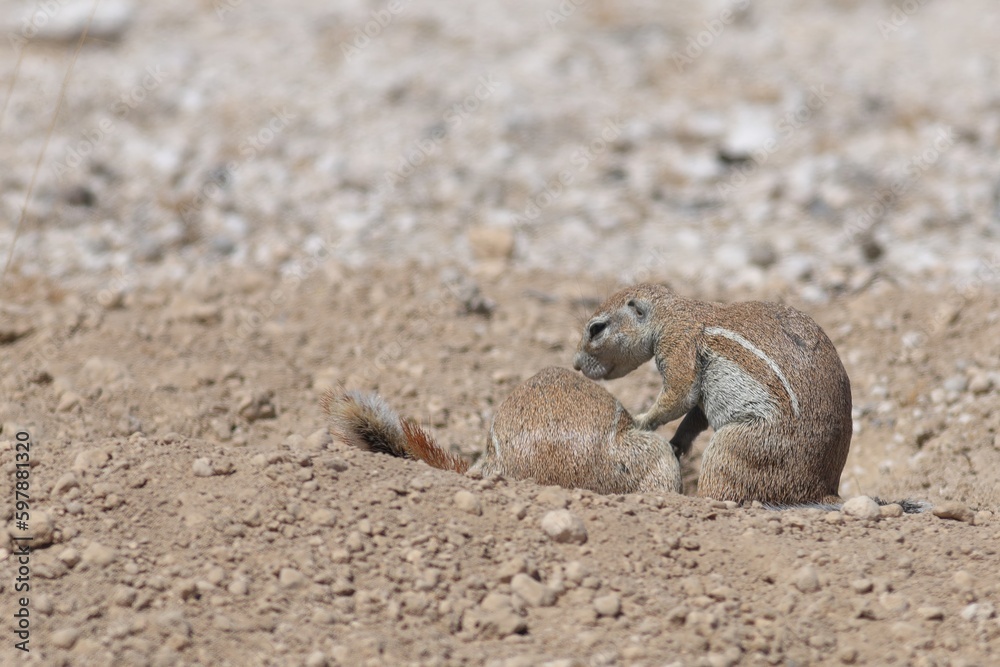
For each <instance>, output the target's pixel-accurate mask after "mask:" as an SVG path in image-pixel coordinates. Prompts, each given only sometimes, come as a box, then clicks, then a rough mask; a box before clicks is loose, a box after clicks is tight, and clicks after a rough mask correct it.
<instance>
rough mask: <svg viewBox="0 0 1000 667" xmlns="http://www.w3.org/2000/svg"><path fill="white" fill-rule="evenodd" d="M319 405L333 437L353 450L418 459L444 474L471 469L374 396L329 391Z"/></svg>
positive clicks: (358, 392)
mask: <svg viewBox="0 0 1000 667" xmlns="http://www.w3.org/2000/svg"><path fill="white" fill-rule="evenodd" d="M320 405H321V406H322V408H323V411H324V412H326V414H327V416H328V428H329V431H330V435H332V436H333V437H334V438H337V439H338V440H340V441H342V442H344V443H345V444H347V445H350V446H351V447H357V448H358V449H362V450H364V451H366V452H379V453H381V454H388V455H389V456H395V457H398V458H404V459H417V460H420V461H424V462H425V463H427V464H428V465H430V466H432V467H434V468H441V469H442V470H454V471H455V472H460V473H464V472H465V471H466V470H468V469H469V462H468V461H466V460H465V459H462V458H459V457H458V456H454V455H453V454H449V453H448V452H446V451H445V450H443V449H441V447H439V446H438V445H437V444H436V443H435V442H434V441H433V440H432V439H431V437H430V436H429V435H427V433H426V432H425V431H424V430H423V429H422V428H420V427H419V426H418V425H417V424H416V423H414V422H412V421H410V420H409V419H406V418H404V417H400V416H399V415H398V414H397V413H396V411H395V410H393V409H392V408H390V407H389V404H388V403H386V402H385V400H383V398H382V397H381V396H379V395H378V394H376V393H374V392H371V393H363V392H360V391H335V390H330V391H327V392H326V393H325V394H324V395H323V398H322V399H321V400H320Z"/></svg>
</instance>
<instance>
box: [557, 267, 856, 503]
mask: <svg viewBox="0 0 1000 667" xmlns="http://www.w3.org/2000/svg"><path fill="white" fill-rule="evenodd" d="M650 358H655V359H656V364H657V367H658V368H659V370H660V373H661V375H662V377H663V388H662V390H661V392H660V394H659V396H658V397H657V398H656V401H655V402H654V404H653V406H652V407H651V408H650V409H649V410H648V411H647V412H646V413H644V414H641V415H639V416H637V417H636V423H637V424H638V425H639V427H640V428H644V429H649V430H655V429H656V428H657V427H659V426H661V425H662V424H665V423H667V422H669V421H672V420H674V419H677V418H678V417H681V416H684V415H686V417H685V419H684V421H683V422H682V423H681V426H680V427H679V428H678V430H677V432H676V433H675V435H674V438H673V439H672V441H671V444H673V445H674V448H675V450H676V451H677V452H678V454H682V453H685V452H686V451H687V450H689V449H690V447H691V443H692V442H693V441H694V438H695V437H696V436H697V435H698V433H700V432H701V431H703V430H705V428H707V426H708V425H711V426H712V428H713V429H714V430H715V433H714V435H713V436H712V440H711V441H710V443H709V445H708V448H707V449H706V450H705V454H704V457H703V459H702V467H701V477H700V479H699V481H698V494H699V495H702V496H708V497H712V498H716V499H719V500H734V501H737V502H749V501H753V500H758V501H760V502H763V503H770V504H793V503H809V502H837V501H838V500H839V498H838V488H839V485H840V475H841V472H842V471H843V468H844V463H845V462H846V459H847V452H848V449H849V447H850V442H851V430H852V423H851V385H850V381H849V380H848V377H847V373H846V372H845V371H844V367H843V365H842V364H841V362H840V357H839V356H838V355H837V351H836V349H835V348H834V346H833V343H832V342H830V339H829V338H827V336H826V334H825V333H823V330H822V329H820V327H819V325H817V324H816V323H815V322H814V321H813V320H812V319H811V318H809V317H808V316H807V315H805V314H803V313H801V312H799V311H797V310H794V309H792V308H789V307H786V306H782V305H779V304H773V303H763V302H747V303H737V304H732V305H720V304H712V303H706V302H703V301H696V300H693V299H685V298H683V297H680V296H678V295H677V294H675V293H674V292H672V291H671V290H669V289H667V288H666V287H663V286H660V285H649V284H645V285H636V286H634V287H630V288H627V289H625V290H622V291H620V292H618V293H616V294H614V295H612V296H611V297H610V298H609V299H608V300H607V301H606V302H605V303H604V304H602V305H601V306H600V307H599V308H598V309H597V311H596V313H595V314H594V316H593V317H592V318H591V320H590V321H589V322H588V324H587V326H586V328H585V330H584V335H583V339H582V341H581V343H580V347H579V351H578V353H577V357H576V362H575V366H576V368H577V369H578V370H582V371H583V372H584V373H585V374H586V375H587V376H588V377H590V378H594V379H597V378H616V377H622V376H623V375H626V374H627V373H630V372H631V371H632V370H634V369H636V368H638V367H639V366H640V365H641V364H642V363H644V362H646V361H648V360H649V359H650Z"/></svg>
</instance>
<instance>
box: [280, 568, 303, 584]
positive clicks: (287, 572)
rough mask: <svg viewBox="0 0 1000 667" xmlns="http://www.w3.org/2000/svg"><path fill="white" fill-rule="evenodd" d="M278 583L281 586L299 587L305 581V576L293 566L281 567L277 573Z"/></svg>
mask: <svg viewBox="0 0 1000 667" xmlns="http://www.w3.org/2000/svg"><path fill="white" fill-rule="evenodd" d="M278 583H280V584H281V586H282V588H301V587H302V586H304V585H305V583H306V577H305V575H304V574H302V573H301V572H299V571H298V570H296V569H294V568H290V567H283V568H281V572H279V573H278Z"/></svg>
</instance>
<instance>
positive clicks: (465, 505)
mask: <svg viewBox="0 0 1000 667" xmlns="http://www.w3.org/2000/svg"><path fill="white" fill-rule="evenodd" d="M455 507H457V508H458V509H460V510H462V511H463V512H468V513H469V514H475V515H476V516H479V515H480V514H482V513H483V505H482V503H481V502H480V501H479V496H477V495H476V494H474V493H472V492H471V491H464V490H463V491H458V492H456V493H455Z"/></svg>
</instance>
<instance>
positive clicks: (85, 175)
mask: <svg viewBox="0 0 1000 667" xmlns="http://www.w3.org/2000/svg"><path fill="white" fill-rule="evenodd" d="M43 4H44V3H43ZM64 5H65V6H64ZM0 6H2V7H3V9H4V10H5V21H7V23H5V26H6V27H5V34H7V35H8V36H9V35H10V34H13V35H15V37H16V36H17V35H21V36H22V37H24V39H23V40H22V39H20V38H16V39H14V40H12V41H11V40H8V41H10V48H11V49H13V53H14V54H15V57H12V58H6V57H4V59H3V60H0V76H2V77H3V78H2V81H0V83H2V84H3V86H2V89H3V95H4V98H3V100H4V101H3V105H4V116H3V118H2V120H0V123H2V124H0V183H2V192H0V208H2V214H3V218H4V220H5V224H4V226H3V228H2V229H0V250H2V251H3V255H4V259H5V261H6V258H7V257H8V256H9V257H10V258H11V261H10V264H9V266H8V268H7V271H6V273H5V275H4V280H3V285H2V299H0V464H2V465H3V467H4V472H5V479H7V480H8V481H7V482H5V484H4V486H3V491H2V494H0V518H2V519H3V521H4V523H5V524H6V526H7V529H8V530H7V531H6V532H5V533H3V534H2V536H0V612H2V616H3V618H4V619H5V620H4V624H3V627H4V630H5V632H4V635H3V644H2V646H0V656H2V657H0V661H2V662H3V663H4V664H8V663H9V664H14V661H17V663H18V664H20V663H25V664H46V665H50V664H52V665H123V666H124V665H143V664H148V665H174V664H186V665H298V664H301V665H309V666H311V667H319V666H321V665H343V666H345V667H346V666H354V665H392V666H395V665H493V666H497V667H515V666H517V667H520V666H522V665H523V666H525V667H527V666H534V665H549V666H550V667H557V666H558V667H571V666H579V667H598V666H603V665H649V666H651V667H652V666H657V667H660V666H665V665H683V666H701V665H706V666H708V667H716V666H733V665H758V664H760V665H763V664H772V665H840V664H859V665H926V666H939V667H945V666H948V665H953V666H956V667H957V666H960V665H964V666H966V667H970V666H972V665H979V666H981V667H988V666H989V665H993V664H998V663H1000V617H998V606H1000V600H998V597H1000V580H998V578H997V572H998V569H1000V554H998V545H1000V411H998V407H1000V393H998V390H1000V361H998V360H1000V336H998V335H997V331H998V319H1000V287H998V282H1000V281H998V276H1000V242H998V231H1000V228H998V224H1000V159H998V146H1000V120H998V119H1000V113H997V112H998V111H1000V93H998V90H1000V87H998V83H1000V80H998V71H1000V64H998V61H997V56H996V54H995V53H994V51H995V48H993V46H994V42H995V35H996V28H997V25H998V14H1000V13H998V12H997V11H996V9H995V7H994V6H993V5H992V4H990V3H987V2H981V3H979V2H971V3H966V4H963V6H962V8H961V9H957V8H949V7H945V6H944V5H939V4H937V3H926V4H923V3H898V6H897V5H895V4H893V3H889V2H884V3H883V2H880V3H854V2H830V3H823V4H822V6H819V7H816V6H812V4H811V3H801V2H786V3H743V2H735V3H714V4H713V3H709V4H699V3H686V2H685V3H676V4H671V6H670V7H669V8H668V7H666V6H663V7H661V6H660V5H659V3H643V2H627V3H605V2H598V1H596V0H594V1H592V2H584V3H577V4H574V3H570V2H564V3H562V4H561V5H560V4H555V3H553V5H552V6H551V7H541V6H539V5H537V4H536V3H526V2H525V3H521V2H513V3H508V4H504V5H500V4H499V3H478V4H476V5H473V6H471V7H465V6H458V5H457V4H455V3H450V2H444V3H435V4H434V6H433V7H428V6H424V5H418V4H416V3H412V4H411V3H407V2H401V3H399V4H398V5H397V4H395V3H383V4H379V3H372V4H366V3H338V4H337V5H336V6H326V5H325V4H322V3H317V2H315V1H313V0H308V1H307V0H302V1H301V2H297V3H293V5H289V6H285V5H282V7H281V8H280V9H278V8H276V7H273V6H270V5H265V4H264V3H255V2H251V0H246V1H245V2H231V3H229V4H223V3H214V4H213V3H211V2H200V3H196V2H191V3H171V4H170V5H169V7H167V6H165V7H159V6H152V5H150V6H139V5H132V4H130V3H123V2H110V1H106V2H102V3H101V4H100V7H99V11H98V14H97V15H96V19H95V20H97V23H96V24H95V26H96V28H95V31H94V33H93V34H92V35H91V37H90V38H88V39H87V40H86V41H85V42H84V43H83V46H82V48H81V49H80V53H79V56H78V57H77V59H76V61H75V63H74V64H73V69H72V70H71V72H70V76H69V77H68V79H67V84H66V87H65V97H64V103H63V106H62V107H61V111H60V114H59V115H58V116H57V117H56V118H55V122H54V123H53V115H52V114H53V112H54V110H55V109H56V104H57V101H58V100H59V91H60V88H61V86H62V82H63V79H64V76H65V75H66V72H67V67H68V66H69V65H70V64H71V62H74V61H73V60H72V54H73V52H74V50H75V48H76V43H77V42H76V38H77V36H78V35H79V31H80V28H81V26H82V25H83V23H82V22H83V21H84V19H81V18H80V16H83V17H86V15H87V11H84V12H83V13H82V14H81V13H80V7H83V8H84V9H86V10H88V11H89V8H90V7H91V5H90V3H89V2H84V3H80V4H77V3H53V6H54V7H55V8H54V9H51V8H50V9H51V16H50V17H49V18H46V19H45V20H44V23H45V25H44V26H40V27H38V30H37V31H36V32H31V34H30V35H29V34H28V33H26V32H23V31H24V30H25V28H24V25H26V24H24V23H23V21H22V20H21V17H22V16H26V17H33V16H34V17H36V21H37V22H39V23H40V22H42V19H37V16H39V15H38V14H37V11H50V10H43V9H39V10H37V11H36V10H33V9H32V7H33V6H32V5H29V4H27V3H17V2H3V3H0ZM904 6H905V8H906V9H904ZM7 10H9V11H7ZM396 10H398V11H396ZM33 11H35V12H36V13H34V14H33V13H32V12H33ZM74 12H76V13H75V14H74ZM553 12H554V13H553ZM7 16H9V17H10V18H9V19H7V18H6V17H7ZM371 21H375V24H372V25H375V26H377V28H375V27H369V31H370V32H371V33H372V35H373V36H372V37H370V38H369V40H368V41H367V42H365V43H364V44H362V42H364V40H363V39H361V38H360V37H358V35H360V34H362V33H363V31H364V30H365V29H366V26H368V25H369V23H370V22H371ZM380 21H381V23H380ZM383 23H384V25H383ZM359 31H361V32H359ZM29 32H30V31H29ZM359 40H360V41H359ZM699 40H700V43H699ZM696 47H697V48H696ZM5 48H6V45H5ZM352 48H354V49H357V51H356V52H355V51H352V50H351V49H352ZM858 54H864V55H863V57H861V56H859V55H858ZM8 90H10V91H11V92H10V94H8V93H7V91H8ZM456 105H457V106H456ZM109 123H110V125H109ZM50 126H51V128H52V133H51V136H50V134H49V130H50ZM47 140H48V141H49V143H48V145H47V149H46V150H45V152H44V153H41V151H42V150H43V148H45V147H46V141H47ZM74 152H75V153H76V154H77V157H76V158H74V157H73V155H74ZM40 154H42V155H43V160H42V161H41V163H40V164H41V168H40V169H39V171H38V172H37V173H36V171H35V165H36V163H38V160H39V157H38V156H39V155H40ZM26 200H27V201H28V206H27V209H26V215H25V217H24V220H23V222H22V224H21V226H20V228H18V221H19V220H20V218H21V210H22V206H23V205H24V202H25V201H26ZM15 238H16V245H15ZM635 280H657V281H663V282H666V283H668V284H670V285H672V286H673V287H674V288H675V289H678V290H680V291H682V292H683V293H685V294H686V295H689V296H693V297H699V298H705V299H713V300H722V301H735V300H742V299H751V298H754V299H767V300H775V301H782V302H785V303H789V304H791V305H793V306H796V307H798V308H801V309H803V310H805V311H806V312H808V313H809V314H810V315H812V316H813V317H814V318H815V319H816V320H817V321H818V322H819V323H820V324H821V325H822V326H823V327H824V329H825V330H826V331H827V332H828V334H829V335H830V337H831V339H832V340H833V341H834V343H835V344H836V346H837V349H838V350H839V351H840V354H841V356H842V358H843V361H844V365H845V367H846V369H847V371H848V373H849V375H850V377H851V381H852V390H853V398H854V406H855V409H854V418H855V436H854V440H853V442H852V447H851V454H850V457H849V459H848V462H847V466H846V468H845V470H844V475H843V478H842V484H841V494H842V495H843V496H844V497H851V496H855V495H878V496H881V497H883V498H889V499H902V498H910V499H916V500H924V501H928V502H930V503H931V504H933V505H935V506H936V507H937V508H938V509H939V510H940V509H941V508H948V512H946V514H947V516H946V517H945V516H937V515H935V514H934V513H926V514H922V515H907V516H900V517H894V516H885V517H880V518H878V519H858V518H855V517H851V516H846V515H844V514H843V513H841V512H823V511H819V510H790V511H782V512H772V511H766V510H762V509H752V508H733V507H729V506H726V505H725V504H721V503H716V502H713V501H711V500H707V499H699V498H695V497H693V494H694V493H695V491H696V489H697V475H698V459H699V455H700V452H701V451H702V449H703V447H704V445H705V443H706V442H707V439H708V438H707V434H706V436H703V437H702V438H700V439H699V441H698V442H697V443H696V446H695V451H694V452H693V453H692V456H691V457H689V458H688V459H686V460H685V461H684V462H683V467H684V478H685V489H684V491H685V495H683V496H662V497H661V496H626V497H613V496H612V497H605V496H599V495H596V494H593V493H591V492H585V491H578V490H565V489H558V488H549V487H539V486H537V485H534V484H532V483H531V482H528V481H512V480H502V479H500V480H497V479H475V478H471V477H466V476H460V475H457V474H452V473H446V472H441V471H435V470H432V469H430V468H428V467H427V466H425V465H423V464H419V463H414V462H409V461H398V460H392V459H389V458H388V457H384V456H377V455H372V454H365V453H360V452H355V451H351V450H348V449H346V448H345V447H344V446H343V445H342V444H340V443H338V442H334V441H332V440H331V438H330V437H329V435H328V434H327V433H326V431H325V428H324V423H323V416H322V414H321V411H320V408H319V402H318V399H319V396H320V395H321V393H322V392H323V391H324V390H325V389H326V388H328V387H331V386H334V385H338V384H343V385H345V386H348V387H350V388H358V389H371V390H377V391H378V392H380V393H381V394H382V395H383V396H384V397H385V398H386V399H387V400H388V401H389V402H390V403H391V404H392V405H393V406H394V407H396V408H397V409H398V410H399V411H400V412H402V413H404V414H407V415H410V416H413V417H415V418H417V419H419V420H420V421H421V423H423V424H424V425H425V426H426V427H427V428H428V430H430V431H431V432H433V433H434V435H435V436H436V437H437V438H438V440H439V441H440V442H441V443H442V444H443V445H445V446H446V447H448V448H450V449H452V450H454V451H456V452H458V453H461V454H463V455H466V456H469V457H473V456H475V455H476V454H477V453H478V452H479V451H480V450H481V447H482V445H483V443H484V440H485V433H486V431H487V429H488V427H489V423H490V420H491V418H492V414H493V412H494V410H495V408H496V406H497V405H498V404H499V402H500V401H501V400H502V399H503V398H504V396H506V395H507V394H508V393H509V392H510V391H511V389H512V388H513V387H514V386H516V384H517V383H518V382H519V381H521V380H523V379H526V378H527V377H529V376H531V375H533V374H534V373H535V372H537V371H538V370H540V369H541V368H543V367H545V366H550V365H561V366H567V367H568V366H570V365H571V362H572V356H573V351H574V347H575V345H576V342H577V340H578V337H579V333H580V330H581V327H582V325H583V323H584V322H585V321H586V319H587V317H588V315H589V313H590V312H591V310H592V309H593V307H594V306H595V305H596V303H598V302H599V301H600V300H601V299H602V298H603V297H604V296H606V295H607V294H608V293H610V292H611V291H612V290H613V289H615V288H616V286H618V285H619V284H621V283H623V282H630V281H635ZM606 386H607V387H608V388H609V389H610V390H611V391H612V392H613V393H615V395H616V396H618V397H619V398H620V399H621V400H622V401H623V402H624V403H625V405H626V406H628V407H629V408H630V409H631V410H632V411H633V412H637V411H640V410H642V409H643V408H644V407H645V406H647V405H648V404H649V403H650V401H651V400H652V399H653V397H654V396H655V395H656V392H657V391H658V389H659V377H658V375H657V373H656V372H655V369H654V368H653V367H652V366H648V367H644V368H642V369H639V371H637V372H636V373H634V374H632V375H630V376H629V377H627V378H623V379H621V380H616V381H613V382H609V383H607V384H606ZM672 428H674V425H668V426H665V427H664V428H663V429H662V432H663V433H664V434H669V433H670V432H671V430H672ZM19 432H25V433H28V434H30V438H31V442H32V448H31V450H30V476H29V484H30V490H29V494H30V501H29V505H30V507H29V509H30V516H31V519H30V529H29V532H30V533H31V534H32V535H33V536H34V542H33V543H32V546H33V551H32V553H31V556H30V566H29V567H30V580H29V583H30V591H28V592H27V593H24V592H18V591H17V590H16V587H17V585H18V582H17V580H16V577H17V576H18V572H19V570H18V568H19V564H18V562H17V555H16V554H15V553H13V552H14V551H15V550H16V549H17V548H18V547H17V546H16V545H17V543H16V542H15V541H14V540H13V538H14V537H19V536H21V535H22V533H21V532H19V531H18V530H17V528H16V525H15V520H16V517H15V512H16V511H17V510H18V508H17V506H16V498H15V490H16V489H15V483H16V475H17V471H18V467H17V463H18V459H17V458H16V454H17V452H16V443H17V442H18V436H17V434H18V433H19ZM22 460H23V459H22ZM21 470H24V468H23V467H22V468H21ZM22 478H23V475H22ZM459 492H468V493H459ZM469 493H471V494H472V497H471V498H470V497H469V495H468V494H469ZM556 510H568V511H570V512H572V513H573V514H575V515H576V516H577V517H578V518H579V519H580V520H581V521H582V522H583V525H584V526H585V529H586V541H585V542H583V543H582V544H580V543H577V542H558V541H555V540H553V539H551V538H550V537H549V536H548V535H547V534H546V533H545V532H544V531H543V530H542V529H541V520H542V518H543V517H544V516H545V515H546V514H547V513H549V512H551V511H556ZM938 514H941V512H940V511H939V512H938ZM25 595H27V596H28V598H29V605H28V609H29V613H30V649H31V651H30V653H23V652H21V651H17V650H16V649H15V647H14V643H15V641H17V638H16V636H15V635H14V634H13V630H14V629H15V619H14V614H15V613H17V612H18V609H19V608H20V605H19V598H20V597H22V596H25Z"/></svg>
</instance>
